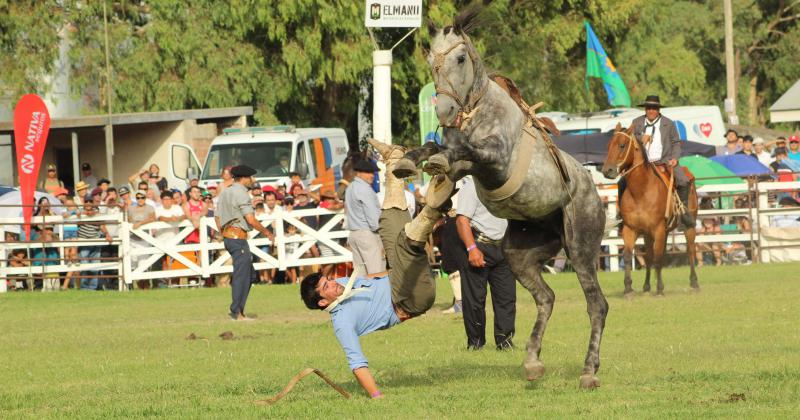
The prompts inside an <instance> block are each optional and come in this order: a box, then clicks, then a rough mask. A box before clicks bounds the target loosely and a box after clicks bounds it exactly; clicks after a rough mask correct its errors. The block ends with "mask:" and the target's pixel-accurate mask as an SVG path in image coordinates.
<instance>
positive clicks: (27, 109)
mask: <svg viewBox="0 0 800 420" xmlns="http://www.w3.org/2000/svg"><path fill="white" fill-rule="evenodd" d="M49 132H50V113H48V112H47V106H46V105H45V104H44V101H42V98H40V97H39V96H37V95H34V94H28V95H25V96H23V97H22V99H20V100H19V102H17V107H16V108H14V143H15V144H16V148H17V171H18V172H19V192H20V195H21V196H22V206H23V207H22V216H23V217H24V218H25V237H26V238H28V239H30V237H31V216H33V205H34V202H33V193H34V189H35V188H36V180H37V179H38V178H39V168H40V167H41V165H42V155H43V154H44V146H45V144H46V143H47V134H48V133H49Z"/></svg>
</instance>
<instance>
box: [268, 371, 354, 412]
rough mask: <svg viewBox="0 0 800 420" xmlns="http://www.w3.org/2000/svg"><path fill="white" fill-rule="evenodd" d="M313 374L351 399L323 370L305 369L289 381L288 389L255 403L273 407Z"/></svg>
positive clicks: (285, 388)
mask: <svg viewBox="0 0 800 420" xmlns="http://www.w3.org/2000/svg"><path fill="white" fill-rule="evenodd" d="M312 373H316V374H317V376H319V377H320V378H322V380H323V381H325V382H326V383H327V384H328V385H330V386H331V388H333V389H335V390H336V391H337V392H338V393H340V394H342V396H343V397H345V398H350V394H349V393H348V392H347V391H345V390H344V388H342V387H341V386H339V384H337V383H336V382H333V381H332V380H331V379H330V378H328V377H327V376H326V375H325V374H324V373H322V371H321V370H319V369H314V368H305V369H303V370H302V371H301V372H300V373H298V374H297V375H295V376H294V377H293V378H292V379H290V380H289V383H288V384H286V387H284V388H283V391H281V392H279V393H277V394H276V395H275V396H274V397H272V398H268V399H265V400H258V401H255V403H256V404H258V405H272V404H275V403H276V402H278V401H279V400H280V399H281V398H283V397H285V396H286V394H288V393H289V391H291V390H292V388H294V386H295V385H297V383H298V382H300V380H301V379H303V378H305V377H306V376H308V375H310V374H312Z"/></svg>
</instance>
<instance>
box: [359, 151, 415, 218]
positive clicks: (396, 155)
mask: <svg viewBox="0 0 800 420" xmlns="http://www.w3.org/2000/svg"><path fill="white" fill-rule="evenodd" d="M367 142H368V143H369V144H370V145H372V147H373V148H375V150H377V151H378V153H380V154H381V157H382V158H383V163H384V164H385V165H386V173H385V176H386V184H384V186H383V187H384V196H383V203H381V209H382V210H385V209H393V208H396V209H400V210H408V202H407V201H406V193H405V182H404V181H403V180H402V179H400V178H398V177H396V176H394V174H393V173H392V172H393V171H394V167H395V164H396V163H397V161H399V160H400V159H402V158H403V156H404V155H405V153H406V149H405V148H404V147H402V146H397V145H393V144H386V143H382V142H380V141H378V140H375V139H373V138H370V139H368V140H367Z"/></svg>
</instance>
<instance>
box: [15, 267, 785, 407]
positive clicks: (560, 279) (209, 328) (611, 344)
mask: <svg viewBox="0 0 800 420" xmlns="http://www.w3.org/2000/svg"><path fill="white" fill-rule="evenodd" d="M798 270H800V265H797V264H794V265H776V264H773V265H753V266H736V267H718V268H703V269H701V270H700V271H699V275H700V282H701V286H702V287H703V289H702V292H700V293H698V294H693V293H689V292H688V291H687V285H688V280H687V277H688V269H686V268H683V269H670V270H666V271H665V279H666V293H667V295H666V297H664V298H656V297H652V296H650V295H643V294H639V295H638V296H637V297H635V298H634V299H632V300H625V299H623V298H622V297H621V293H622V275H621V274H602V275H601V283H602V285H603V288H604V291H605V293H606V295H607V297H608V300H609V304H610V306H611V310H610V314H609V317H608V320H607V323H606V330H605V336H604V340H603V346H602V351H601V357H602V366H601V369H600V374H599V376H600V378H601V380H602V386H601V387H600V388H599V389H598V390H596V391H593V392H586V391H581V390H579V389H578V377H579V375H580V371H581V367H582V363H583V358H584V354H585V350H586V345H587V339H588V335H589V323H588V317H587V315H586V310H585V302H584V299H583V296H582V294H581V292H580V288H579V287H578V284H577V280H576V279H575V277H574V276H573V275H572V274H562V275H557V276H548V278H547V280H548V282H549V283H550V284H551V286H552V287H553V289H554V290H555V292H556V307H555V311H554V313H553V316H552V319H551V322H550V325H549V328H548V330H547V334H546V335H545V338H544V345H543V350H542V359H543V361H544V363H545V366H546V368H547V373H546V375H545V377H544V378H542V379H541V380H539V381H537V382H535V383H528V382H526V381H524V380H523V379H522V371H521V368H520V366H521V362H522V359H523V357H524V346H525V342H526V340H527V336H528V334H529V333H530V330H531V328H532V326H533V316H534V311H535V305H534V303H533V300H532V298H531V297H530V295H528V294H527V292H525V291H524V290H523V289H518V311H517V338H516V345H517V349H516V350H514V351H511V352H497V351H495V350H493V349H489V348H488V347H489V346H487V349H485V350H482V351H479V352H468V351H466V349H465V338H464V331H463V326H462V319H461V317H453V316H447V315H442V314H441V313H440V309H442V308H443V307H445V306H446V304H447V303H449V301H450V299H451V294H450V290H449V287H447V286H446V285H445V283H444V282H442V283H440V288H439V296H438V299H437V304H436V306H435V307H434V309H433V310H431V311H430V313H429V314H427V315H425V316H424V317H422V318H420V319H415V320H412V321H409V322H407V323H404V324H403V325H401V326H398V327H396V328H393V329H391V330H388V331H381V332H377V333H373V334H371V335H369V336H366V337H363V338H362V345H363V347H364V350H365V353H366V354H367V357H368V358H369V360H370V366H371V369H372V371H373V373H374V374H375V376H376V379H377V380H378V383H379V386H381V388H382V390H383V392H384V393H385V395H386V398H385V399H383V400H378V401H370V400H368V399H367V398H366V397H365V396H364V395H363V394H362V393H361V391H360V388H359V387H358V384H357V383H356V382H355V379H354V378H353V376H352V374H351V373H350V372H349V371H348V369H347V364H346V362H345V358H344V355H343V353H342V351H341V350H340V348H339V347H338V346H337V342H336V340H335V338H334V335H333V333H332V331H331V328H330V325H329V322H328V320H327V316H326V315H325V314H323V313H320V312H310V311H308V310H306V309H304V307H303V306H302V304H301V302H300V300H299V297H298V294H297V289H296V287H294V286H257V287H255V288H254V289H253V291H252V292H251V294H250V300H249V302H248V309H249V311H250V312H252V313H256V314H257V315H258V321H256V322H252V323H247V324H242V323H234V322H232V321H229V320H228V319H227V317H226V316H225V312H226V310H225V309H226V308H227V306H228V304H229V290H228V289H203V290H156V291H136V292H131V293H86V292H83V293H81V292H61V293H49V294H45V293H8V294H5V295H0V323H1V324H0V325H2V334H0V349H2V351H3V353H4V356H5V357H4V358H3V361H2V363H1V364H0V418H17V417H37V418H38V417H58V418H65V417H81V418H83V417H94V418H99V417H103V418H107V417H128V418H132V417H137V418H138V417H174V418H186V417H192V418H198V417H211V418H223V417H224V418H256V417H258V418H265V417H266V418H284V417H291V418H302V417H333V418H337V417H341V418H353V417H359V418H361V417H363V418H367V417H368V418H464V417H466V418H486V417H489V418H497V417H506V418H534V417H535V418H552V417H567V416H569V417H575V416H586V415H588V416H593V417H597V416H599V417H631V418H642V417H658V418H663V417H674V418H696V417H726V418H733V417H737V418H738V417H758V418H764V417H769V418H773V417H795V418H796V417H797V415H798V413H800V330H798V321H800V307H799V306H798V302H799V301H800V280H799V279H800V273H798ZM642 278H643V274H642V273H641V272H637V273H635V277H634V281H635V283H634V285H635V286H636V287H637V288H638V289H641V282H642ZM228 330H229V331H232V332H233V333H234V335H235V339H233V340H222V339H221V338H219V337H218V335H219V334H220V333H221V332H223V331H228ZM190 333H194V334H196V335H197V336H200V337H205V338H206V339H198V340H193V341H192V340H187V339H186V337H187V336H188V335H189V334H190ZM489 336H490V337H491V331H489ZM305 367H316V368H319V369H321V370H323V371H324V372H325V373H327V374H328V375H329V376H331V377H332V378H333V379H334V380H336V381H337V382H339V383H340V384H342V385H343V386H344V387H345V388H346V389H347V390H348V391H350V392H351V393H352V394H353V397H352V398H351V399H350V400H345V399H343V398H342V397H341V396H340V395H338V394H337V393H336V392H335V391H333V389H331V388H330V387H328V386H327V385H325V384H324V383H323V382H322V381H321V380H319V378H316V377H308V378H306V379H304V380H303V381H302V382H300V383H299V384H298V385H297V386H296V387H295V389H294V390H293V391H292V393H290V394H289V395H288V396H287V397H286V398H285V399H283V400H281V401H280V402H278V403H277V404H276V405H274V406H256V405H254V404H253V401H254V400H256V399H261V398H268V397H271V396H272V395H274V394H275V393H277V392H278V391H280V390H281V389H282V388H283V386H284V385H285V384H286V382H287V381H288V380H289V378H291V377H292V376H293V375H295V374H297V373H298V372H299V371H300V370H301V369H303V368H305Z"/></svg>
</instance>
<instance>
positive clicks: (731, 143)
mask: <svg viewBox="0 0 800 420" xmlns="http://www.w3.org/2000/svg"><path fill="white" fill-rule="evenodd" d="M725 140H726V141H727V143H726V144H725V145H724V146H717V156H728V155H734V154H736V153H737V152H738V151H740V150H742V147H741V146H740V145H739V134H738V133H737V132H736V130H728V131H727V132H726V133H725Z"/></svg>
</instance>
